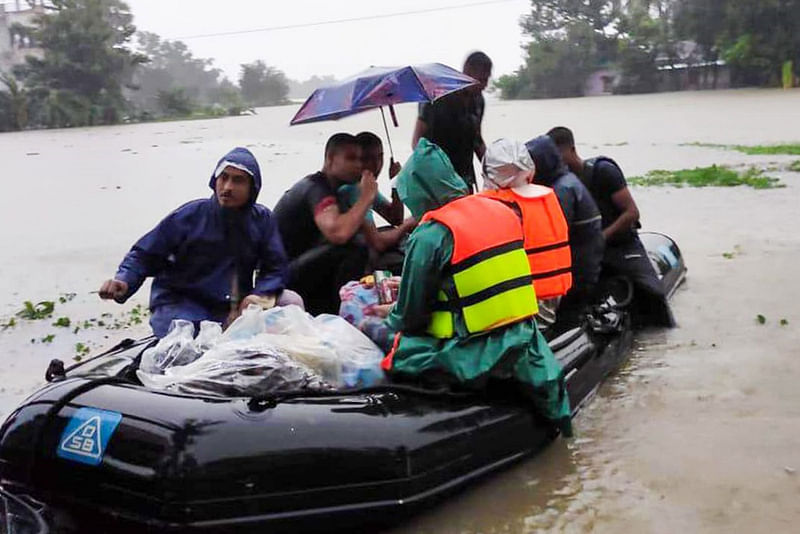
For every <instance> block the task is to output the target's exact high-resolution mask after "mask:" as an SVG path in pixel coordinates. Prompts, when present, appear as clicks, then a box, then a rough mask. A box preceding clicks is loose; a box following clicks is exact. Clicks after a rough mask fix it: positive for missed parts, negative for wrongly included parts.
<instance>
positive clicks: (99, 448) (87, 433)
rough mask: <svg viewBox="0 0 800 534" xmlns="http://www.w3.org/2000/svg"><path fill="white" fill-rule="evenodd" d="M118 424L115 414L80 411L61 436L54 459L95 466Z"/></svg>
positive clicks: (98, 411)
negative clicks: (56, 457) (58, 458)
mask: <svg viewBox="0 0 800 534" xmlns="http://www.w3.org/2000/svg"><path fill="white" fill-rule="evenodd" d="M120 421H122V414H121V413H119V412H109V411H107V410H98V409H97V408H81V409H80V410H78V411H77V412H75V415H73V416H72V419H70V420H69V423H67V427H66V428H65V429H64V432H62V433H61V438H59V440H58V450H57V451H56V455H57V456H59V457H60V458H64V459H66V460H72V461H73V462H81V463H84V464H89V465H98V464H99V463H100V462H101V461H102V460H103V454H104V453H105V451H106V445H108V440H110V439H111V435H112V434H113V433H114V431H115V430H116V429H117V425H118V424H119V422H120Z"/></svg>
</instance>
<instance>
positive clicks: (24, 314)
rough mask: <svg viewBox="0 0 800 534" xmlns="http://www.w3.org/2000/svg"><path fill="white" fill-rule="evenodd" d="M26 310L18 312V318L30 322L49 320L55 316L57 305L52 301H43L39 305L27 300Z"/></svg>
mask: <svg viewBox="0 0 800 534" xmlns="http://www.w3.org/2000/svg"><path fill="white" fill-rule="evenodd" d="M24 306H25V307H24V308H23V309H22V310H20V311H18V312H17V317H20V318H22V319H28V320H32V321H34V320H38V319H48V318H50V317H52V316H53V310H54V309H55V307H56V305H55V303H54V302H53V301H51V300H43V301H41V302H39V303H37V304H33V303H32V302H31V301H29V300H26V301H25V303H24Z"/></svg>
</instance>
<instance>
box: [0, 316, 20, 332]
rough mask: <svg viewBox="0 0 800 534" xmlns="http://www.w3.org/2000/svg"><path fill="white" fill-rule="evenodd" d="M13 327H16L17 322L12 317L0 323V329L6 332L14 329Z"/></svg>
mask: <svg viewBox="0 0 800 534" xmlns="http://www.w3.org/2000/svg"><path fill="white" fill-rule="evenodd" d="M15 326H17V320H16V319H15V318H13V317H11V318H9V319H8V321H6V322H5V323H0V329H2V330H8V329H9V328H14V327H15Z"/></svg>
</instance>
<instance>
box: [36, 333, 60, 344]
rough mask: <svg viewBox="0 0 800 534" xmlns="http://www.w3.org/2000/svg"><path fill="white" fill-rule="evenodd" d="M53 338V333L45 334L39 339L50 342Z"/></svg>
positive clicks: (54, 336)
mask: <svg viewBox="0 0 800 534" xmlns="http://www.w3.org/2000/svg"><path fill="white" fill-rule="evenodd" d="M55 338H56V335H55V334H47V335H46V336H44V337H42V338H41V339H40V340H39V341H41V342H42V343H52V342H53V340H54V339H55Z"/></svg>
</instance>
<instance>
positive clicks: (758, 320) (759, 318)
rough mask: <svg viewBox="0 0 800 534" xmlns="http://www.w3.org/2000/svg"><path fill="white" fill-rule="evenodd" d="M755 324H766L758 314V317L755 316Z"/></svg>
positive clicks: (763, 318) (765, 320)
mask: <svg viewBox="0 0 800 534" xmlns="http://www.w3.org/2000/svg"><path fill="white" fill-rule="evenodd" d="M756 322H757V323H758V324H766V322H767V318H766V317H764V316H763V315H761V314H760V313H759V314H758V315H756Z"/></svg>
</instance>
